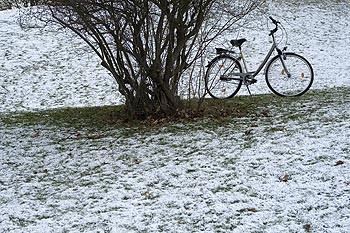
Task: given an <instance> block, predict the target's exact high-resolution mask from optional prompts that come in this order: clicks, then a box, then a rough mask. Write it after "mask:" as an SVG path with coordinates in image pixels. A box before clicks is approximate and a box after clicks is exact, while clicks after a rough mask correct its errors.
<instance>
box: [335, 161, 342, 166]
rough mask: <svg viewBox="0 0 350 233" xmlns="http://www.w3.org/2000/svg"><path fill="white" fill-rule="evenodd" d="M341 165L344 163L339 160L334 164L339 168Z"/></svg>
mask: <svg viewBox="0 0 350 233" xmlns="http://www.w3.org/2000/svg"><path fill="white" fill-rule="evenodd" d="M343 164H344V162H343V161H341V160H339V161H337V162H336V163H335V166H339V165H343Z"/></svg>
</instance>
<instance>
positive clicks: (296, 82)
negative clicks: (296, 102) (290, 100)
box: [265, 53, 314, 97]
mask: <svg viewBox="0 0 350 233" xmlns="http://www.w3.org/2000/svg"><path fill="white" fill-rule="evenodd" d="M281 59H283V62H284V63H285V65H286V68H287V70H288V72H289V74H290V76H288V74H287V72H286V71H285V69H284V67H283V65H282V61H281ZM265 78H266V83H267V86H268V87H269V88H270V90H271V91H272V92H273V93H275V94H276V95H279V96H286V97H292V96H301V95H303V94H304V93H305V92H307V91H308V90H309V89H310V87H311V85H312V83H313V80H314V71H313V69H312V66H311V64H310V63H309V62H308V61H307V60H306V59H305V58H304V57H302V56H300V55H298V54H295V53H285V54H283V55H277V56H275V57H274V58H272V59H271V61H270V62H269V64H268V65H267V68H266V74H265Z"/></svg>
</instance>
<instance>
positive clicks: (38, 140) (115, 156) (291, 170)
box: [0, 1, 350, 233]
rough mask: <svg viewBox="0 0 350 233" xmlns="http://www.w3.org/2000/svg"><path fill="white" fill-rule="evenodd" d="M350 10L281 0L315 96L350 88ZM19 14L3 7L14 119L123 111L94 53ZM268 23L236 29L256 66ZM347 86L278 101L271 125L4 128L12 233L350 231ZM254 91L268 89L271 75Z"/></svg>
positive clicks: (2, 214)
mask: <svg viewBox="0 0 350 233" xmlns="http://www.w3.org/2000/svg"><path fill="white" fill-rule="evenodd" d="M320 2H321V1H320ZM349 8H350V5H349V3H346V2H345V1H344V2H342V1H336V2H330V3H327V2H324V1H322V2H321V3H317V1H310V3H309V4H306V5H303V4H293V5H288V4H277V3H276V1H273V2H271V5H270V8H269V11H270V13H271V15H274V16H275V17H276V18H279V19H281V21H282V22H284V23H285V26H286V28H287V30H288V32H289V42H290V49H289V50H291V51H295V52H298V53H301V54H303V55H304V56H305V57H307V58H308V59H309V60H310V61H311V63H312V64H313V66H314V69H315V74H316V76H315V83H314V86H313V89H325V88H331V87H334V86H335V87H339V86H345V87H349V86H350V79H349V78H348V75H347V72H348V71H349V70H350V69H349V66H350V63H349V62H348V56H347V52H348V51H349V50H350V48H349V46H350V43H349V40H350V35H349V34H350V28H349V25H348V24H349V22H350V21H349V18H350V16H349V13H348V12H350V11H349V10H350V9H349ZM15 14H16V13H15V12H14V11H4V12H0V33H1V37H0V58H1V62H0V71H1V72H0V114H4V113H7V112H12V111H19V110H35V109H46V108H53V107H63V106H91V105H106V104H116V103H118V99H119V96H117V95H116V92H115V89H114V88H115V87H113V86H112V85H111V84H112V83H113V80H111V78H110V77H109V76H108V74H107V73H106V72H105V71H104V70H103V69H101V68H99V66H98V63H99V62H98V60H96V58H95V57H94V56H93V55H92V54H89V53H85V51H86V47H84V45H82V44H81V43H80V42H79V41H78V40H76V39H73V38H71V37H70V36H67V35H65V34H63V33H61V32H60V33H57V32H56V31H54V30H52V31H50V30H49V29H45V30H42V29H38V28H32V29H29V31H23V30H21V29H20V28H19V26H18V25H17V24H16V23H15V21H14V19H13V18H12V17H13V16H14V15H15ZM282 19H283V20H282ZM266 23H267V21H266V20H265V19H264V20H261V21H259V22H252V24H251V25H253V26H254V27H253V26H252V28H253V29H254V30H252V28H248V27H247V28H246V29H242V30H240V32H239V34H238V33H237V32H236V34H234V33H233V34H232V35H228V38H229V37H237V36H239V37H240V36H244V37H247V38H248V39H249V41H250V42H249V43H247V46H246V49H247V52H248V59H250V60H251V61H253V62H252V66H253V67H254V66H255V63H256V62H257V61H259V60H261V59H260V56H261V58H262V57H263V53H258V56H259V57H255V55H253V54H254V53H255V52H256V50H257V48H258V49H259V50H263V51H265V50H267V49H268V46H269V44H268V40H267V35H266V31H267V26H266ZM249 29H250V30H249ZM262 42H264V43H262ZM72 44H73V45H74V46H73V47H74V48H73V49H72V48H71V45H72ZM262 44H263V45H264V46H266V48H265V47H264V46H262ZM333 90H334V93H331V92H328V94H325V96H322V97H320V98H319V99H313V98H311V97H308V96H307V95H306V96H305V97H302V98H299V99H296V100H295V101H292V103H290V102H289V101H287V102H286V103H285V104H284V100H283V99H280V98H277V99H276V102H281V103H279V104H271V106H266V107H267V108H268V109H269V110H270V112H269V117H254V116H252V117H246V118H240V119H233V120H232V121H231V122H229V123H227V124H226V125H222V124H220V125H215V124H214V123H213V122H207V125H206V124H204V123H203V122H199V123H194V124H188V125H173V126H169V127H164V128H160V129H154V130H151V131H149V132H142V131H140V132H135V130H133V129H114V128H107V129H106V130H105V131H103V132H96V131H93V130H92V129H91V128H81V129H76V128H70V127H66V128H62V127H60V128H57V127H54V126H48V125H29V126H28V125H23V126H21V125H19V126H13V125H12V126H8V125H6V124H4V123H3V122H0V139H1V141H0V232H276V233H280V232H307V231H308V228H309V227H310V232H334V233H336V232H337V233H338V232H344V233H345V232H350V207H349V206H350V157H349V153H350V142H349V137H350V122H349V116H350V104H349V101H348V100H349V98H350V93H349V92H348V90H349V89H347V88H345V89H341V90H339V92H336V89H333ZM252 91H253V92H255V93H260V92H268V90H267V87H266V85H265V84H264V82H263V81H261V82H259V83H258V84H257V85H256V86H254V87H253V88H252ZM242 93H243V94H244V91H242ZM325 93H326V92H325ZM281 105H282V106H281ZM204 125H206V126H204ZM337 161H343V162H344V164H339V165H338V166H335V165H336V163H337ZM283 179H284V180H285V181H283Z"/></svg>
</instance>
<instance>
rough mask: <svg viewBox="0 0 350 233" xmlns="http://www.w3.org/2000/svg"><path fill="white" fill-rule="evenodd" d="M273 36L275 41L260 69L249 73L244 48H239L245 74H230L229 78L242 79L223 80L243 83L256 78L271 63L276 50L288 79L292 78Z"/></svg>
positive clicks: (226, 78)
mask: <svg viewBox="0 0 350 233" xmlns="http://www.w3.org/2000/svg"><path fill="white" fill-rule="evenodd" d="M271 36H272V41H273V42H272V46H271V48H270V50H269V52H268V53H267V55H266V56H265V59H264V60H263V62H262V63H261V64H260V66H259V67H258V69H257V70H256V71H253V72H249V71H248V68H247V62H246V60H245V57H244V54H243V51H242V48H241V47H240V48H239V52H240V56H239V58H240V59H242V62H243V67H244V70H245V73H229V74H228V75H227V76H231V75H232V76H240V77H241V78H230V77H222V79H225V80H242V81H243V82H245V81H246V78H247V77H252V78H254V77H256V76H257V75H258V74H259V73H260V72H261V70H262V69H263V68H264V67H265V65H266V64H267V63H268V61H269V59H270V57H271V55H272V53H273V52H274V50H276V51H277V53H278V56H280V60H281V63H282V66H283V69H284V70H285V72H286V74H287V75H288V77H290V73H289V71H288V69H287V67H286V64H285V62H284V60H283V56H282V55H283V52H282V50H281V49H279V48H278V46H277V43H276V40H275V36H274V34H271ZM225 76H226V75H225ZM245 83H246V82H245Z"/></svg>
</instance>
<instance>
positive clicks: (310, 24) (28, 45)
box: [0, 0, 350, 112]
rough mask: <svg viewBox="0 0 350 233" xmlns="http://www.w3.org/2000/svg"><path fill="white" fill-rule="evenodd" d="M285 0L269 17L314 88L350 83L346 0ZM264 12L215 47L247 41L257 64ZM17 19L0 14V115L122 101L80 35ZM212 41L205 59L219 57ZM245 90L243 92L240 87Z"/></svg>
mask: <svg viewBox="0 0 350 233" xmlns="http://www.w3.org/2000/svg"><path fill="white" fill-rule="evenodd" d="M283 2H284V1H282V3H281V2H280V1H279V0H278V1H270V7H269V8H268V9H266V12H267V15H272V16H274V17H275V18H276V19H278V20H280V21H281V22H282V23H283V25H284V26H285V27H286V29H287V32H288V38H289V40H288V42H289V47H288V50H289V51H293V52H297V53H300V54H302V55H303V56H305V57H306V58H307V59H308V60H309V61H310V62H311V63H312V65H313V67H314V70H315V83H314V84H313V89H315V88H317V89H318V88H327V87H333V86H344V85H346V86H350V79H349V78H348V73H347V72H348V70H349V69H350V63H349V62H348V56H347V51H350V30H349V22H350V15H349V13H348V12H349V8H350V7H349V4H348V3H347V2H346V1H336V2H334V1H329V2H328V1H309V2H310V3H309V4H303V3H294V4H288V3H283ZM318 2H319V3H318ZM267 15H259V17H258V20H256V21H254V22H251V23H249V24H247V25H244V28H242V29H240V30H238V31H234V32H232V33H228V34H226V35H225V37H223V38H222V40H218V41H221V42H220V43H218V44H216V45H215V46H222V47H228V48H229V40H230V39H232V38H237V37H245V38H247V39H248V42H247V43H246V44H245V47H244V49H245V51H246V53H247V54H246V55H247V59H248V61H249V66H250V67H251V69H254V68H256V67H257V66H258V63H259V62H261V61H262V60H263V58H264V55H265V54H266V53H267V51H268V49H269V47H270V43H269V36H268V32H269V28H271V26H272V25H271V23H269V20H268V18H267ZM16 16H17V12H16V11H13V10H10V11H2V12H1V14H0V34H1V37H0V58H1V62H0V71H1V72H0V112H3V111H16V110H33V109H44V108H54V107H66V106H91V105H110V104H116V103H120V100H121V99H120V96H119V95H118V94H117V90H116V87H115V85H114V80H113V79H112V78H111V76H109V74H108V73H107V72H106V71H105V70H104V69H103V68H102V67H100V65H99V64H100V62H99V60H98V59H97V58H96V57H95V56H94V54H92V53H90V52H88V51H89V48H87V47H86V46H85V45H84V44H83V43H82V42H81V41H80V40H79V39H76V38H73V37H72V36H69V35H67V34H65V33H64V32H57V30H54V29H51V30H50V29H48V28H46V29H41V28H29V29H27V30H22V29H21V28H20V26H19V25H18V22H17V20H16ZM280 38H281V37H280ZM283 41H285V40H283ZM283 45H284V44H283V43H282V44H281V47H283ZM215 46H213V48H212V49H211V51H212V54H209V55H208V58H207V60H208V61H209V59H211V58H213V57H214V56H215V54H214V47H215ZM259 78H260V80H259V82H258V84H257V85H254V86H252V91H253V93H267V92H269V90H268V88H267V86H266V84H265V81H264V78H263V76H261V77H259ZM240 94H246V92H245V90H244V89H243V88H242V91H241V92H240Z"/></svg>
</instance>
